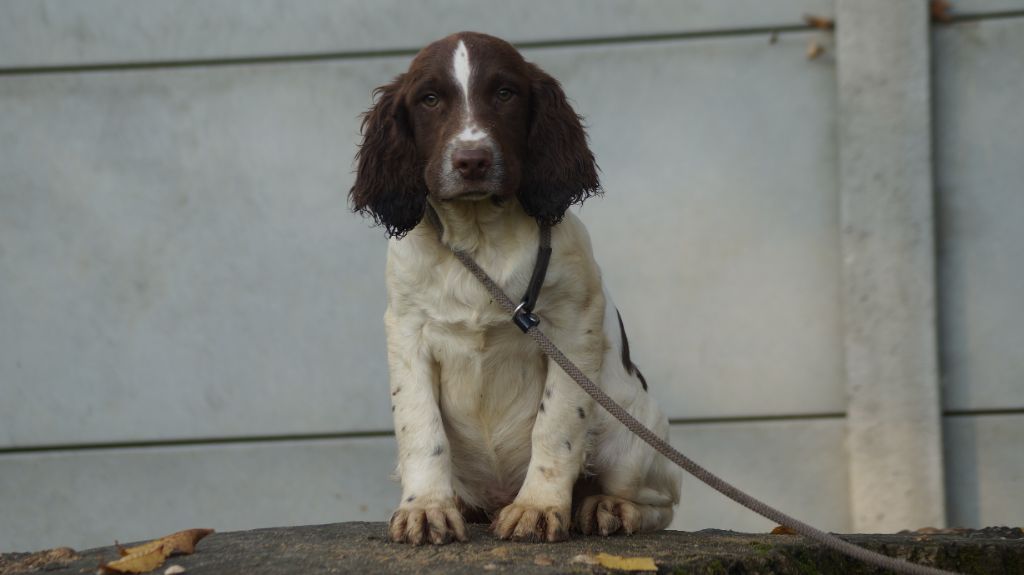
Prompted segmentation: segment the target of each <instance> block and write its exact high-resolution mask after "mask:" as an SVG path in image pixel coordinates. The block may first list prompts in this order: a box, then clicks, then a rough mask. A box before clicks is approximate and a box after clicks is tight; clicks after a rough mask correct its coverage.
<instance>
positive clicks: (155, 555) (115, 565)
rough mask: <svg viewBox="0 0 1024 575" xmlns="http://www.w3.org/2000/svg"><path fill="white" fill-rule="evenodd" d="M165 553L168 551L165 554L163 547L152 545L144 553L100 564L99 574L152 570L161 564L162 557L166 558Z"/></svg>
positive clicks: (162, 562) (162, 561)
mask: <svg viewBox="0 0 1024 575" xmlns="http://www.w3.org/2000/svg"><path fill="white" fill-rule="evenodd" d="M167 555H169V553H168V554H165V553H164V548H163V547H154V548H152V549H150V550H149V551H146V552H145V553H136V554H131V555H125V556H124V557H121V558H120V559H118V560H117V561H111V562H110V563H104V564H102V565H100V570H99V572H100V573H101V574H106V573H145V572H146V571H152V570H153V569H156V568H157V567H159V566H161V565H163V564H164V559H167Z"/></svg>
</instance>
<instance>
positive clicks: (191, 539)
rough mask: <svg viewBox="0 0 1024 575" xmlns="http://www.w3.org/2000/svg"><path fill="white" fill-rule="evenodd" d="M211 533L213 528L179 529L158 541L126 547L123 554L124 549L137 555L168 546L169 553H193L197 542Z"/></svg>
mask: <svg viewBox="0 0 1024 575" xmlns="http://www.w3.org/2000/svg"><path fill="white" fill-rule="evenodd" d="M210 533H213V529H186V530H184V531H178V532H177V533H171V534H170V535H164V536H163V537H161V538H160V539H157V540H156V541H150V542H149V543H143V544H142V545H137V546H135V547H129V548H127V549H124V550H123V551H122V552H121V554H122V555H124V551H127V552H128V554H129V555H135V554H139V553H146V552H148V551H150V550H151V549H154V548H157V547H163V546H167V547H168V548H169V549H170V551H168V554H169V555H174V554H177V553H180V554H183V555H191V554H192V553H193V552H194V551H195V550H196V543H199V540H200V539H202V538H203V537H206V536H207V535H209V534H210Z"/></svg>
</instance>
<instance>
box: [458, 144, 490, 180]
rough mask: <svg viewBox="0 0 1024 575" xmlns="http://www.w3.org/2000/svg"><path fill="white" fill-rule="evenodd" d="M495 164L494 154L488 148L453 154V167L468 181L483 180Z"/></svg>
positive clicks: (459, 151)
mask: <svg viewBox="0 0 1024 575" xmlns="http://www.w3.org/2000/svg"><path fill="white" fill-rule="evenodd" d="M493 163H494V154H492V153H491V151H490V150H488V149H487V148H475V149H467V150H455V151H454V152H453V153H452V167H454V168H455V169H456V170H458V171H459V173H460V174H462V177H463V178H465V179H467V180H482V179H483V177H484V176H485V175H487V170H488V169H490V167H491V164H493Z"/></svg>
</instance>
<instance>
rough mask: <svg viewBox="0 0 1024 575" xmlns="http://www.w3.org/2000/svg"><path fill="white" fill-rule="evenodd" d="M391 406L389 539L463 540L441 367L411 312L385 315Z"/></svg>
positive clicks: (436, 542) (418, 543) (463, 529)
mask: <svg viewBox="0 0 1024 575" xmlns="http://www.w3.org/2000/svg"><path fill="white" fill-rule="evenodd" d="M385 325H386V327H387V335H388V366H389V369H390V372H391V409H392V412H393V413H394V421H395V437H396V439H397V440H398V473H399V475H400V476H401V478H402V501H401V503H400V504H399V506H398V509H397V510H396V511H395V513H394V514H393V515H392V516H391V522H390V525H389V528H388V535H389V536H390V537H391V540H392V541H396V542H407V543H412V544H414V545H420V544H422V543H426V542H431V543H435V544H439V545H440V544H444V543H448V542H449V541H451V540H452V538H453V537H454V538H455V539H457V540H459V541H466V540H467V539H468V537H467V535H466V525H465V522H464V521H463V518H462V513H460V512H459V510H458V507H457V505H456V502H455V493H454V491H453V490H452V480H451V453H450V449H449V446H448V437H447V436H446V435H445V431H444V424H443V423H442V421H441V410H440V407H439V406H438V385H439V379H438V375H439V369H438V366H437V363H436V362H435V361H434V359H433V357H432V356H431V353H430V350H429V349H428V348H427V346H426V343H425V342H424V341H423V337H422V324H417V322H416V320H415V319H414V318H411V317H408V316H406V317H403V318H399V317H396V314H392V313H391V311H390V310H389V312H388V313H387V315H386V316H385Z"/></svg>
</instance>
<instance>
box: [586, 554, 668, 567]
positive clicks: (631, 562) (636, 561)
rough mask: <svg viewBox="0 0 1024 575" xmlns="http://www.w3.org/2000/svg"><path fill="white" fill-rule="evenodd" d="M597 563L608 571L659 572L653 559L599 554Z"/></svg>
mask: <svg viewBox="0 0 1024 575" xmlns="http://www.w3.org/2000/svg"><path fill="white" fill-rule="evenodd" d="M597 561H598V563H600V564H601V566H602V567H604V568H606V569H618V570H620V571H657V570H658V566H657V565H655V564H654V559H653V558H651V557H619V556H618V555H609V554H607V553H598V554H597Z"/></svg>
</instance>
